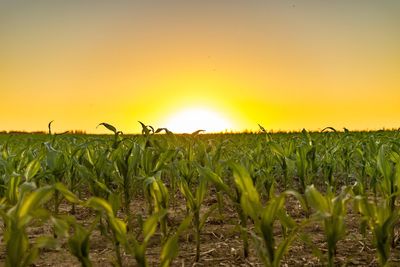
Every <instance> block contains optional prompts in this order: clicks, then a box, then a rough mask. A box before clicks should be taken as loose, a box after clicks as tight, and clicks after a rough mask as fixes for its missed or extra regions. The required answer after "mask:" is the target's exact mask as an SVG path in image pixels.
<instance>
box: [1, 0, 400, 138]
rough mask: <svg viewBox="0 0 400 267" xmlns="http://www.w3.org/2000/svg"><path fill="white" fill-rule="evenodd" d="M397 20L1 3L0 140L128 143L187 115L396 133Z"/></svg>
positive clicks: (347, 0) (180, 4) (236, 4)
mask: <svg viewBox="0 0 400 267" xmlns="http://www.w3.org/2000/svg"><path fill="white" fill-rule="evenodd" d="M132 2H133V3H132ZM150 2H151V3H150ZM398 14H400V2H399V1H395V0H392V1H385V0H382V1H367V0H365V1H352V0H342V1H261V0H260V1H250V0H249V1H239V0H230V1H228V0H225V1H222V0H219V1H207V0H205V1H168V0H163V1H161V0H160V1H118V2H115V1H40V2H39V1H31V2H18V1H2V2H1V3H0V41H1V42H0V59H1V60H0V99H1V104H0V114H1V115H0V129H4V130H46V127H47V123H48V122H49V121H50V120H55V122H54V127H55V130H58V131H63V130H70V129H82V130H86V131H88V132H93V133H100V132H102V131H103V130H102V129H96V125H97V124H98V123H100V122H108V123H111V124H113V125H115V126H116V127H117V128H118V129H121V130H122V131H124V132H137V131H139V130H140V125H139V124H138V123H137V121H138V120H141V121H144V122H146V123H148V124H152V125H154V126H156V127H169V125H164V124H166V123H167V122H168V121H171V116H173V114H178V113H180V114H182V113H185V111H187V110H190V109H191V108H193V107H196V108H197V107H201V108H204V109H205V110H212V111H213V112H215V114H219V115H221V116H222V117H223V118H225V119H226V120H229V122H230V125H231V126H232V128H233V130H243V129H257V127H258V126H257V123H260V124H262V125H264V127H265V128H267V129H274V130H279V129H281V130H297V129H301V128H308V129H322V128H324V127H325V126H333V127H337V128H342V127H347V128H349V129H378V128H382V127H386V128H398V127H400V105H399V103H400V49H399V47H400V31H399V25H400V16H398Z"/></svg>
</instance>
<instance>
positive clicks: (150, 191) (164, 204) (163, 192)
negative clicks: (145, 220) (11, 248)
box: [144, 172, 169, 243]
mask: <svg viewBox="0 0 400 267" xmlns="http://www.w3.org/2000/svg"><path fill="white" fill-rule="evenodd" d="M144 184H145V188H144V192H145V196H146V199H147V200H148V202H149V203H151V206H152V207H153V211H152V212H151V213H152V214H153V213H157V212H160V211H162V210H168V206H169V192H168V189H167V187H166V186H165V184H164V183H163V182H162V181H161V172H158V173H157V174H156V175H155V176H152V177H148V178H146V179H145V181H144ZM167 216H168V214H167V213H166V214H165V215H164V216H162V217H161V218H160V228H161V234H162V243H164V241H165V239H166V238H167V233H168V223H167V221H168V217H167Z"/></svg>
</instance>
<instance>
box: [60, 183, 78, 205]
mask: <svg viewBox="0 0 400 267" xmlns="http://www.w3.org/2000/svg"><path fill="white" fill-rule="evenodd" d="M54 188H55V189H56V190H58V191H59V192H60V193H61V194H62V195H63V196H64V197H65V199H66V200H68V201H69V202H71V203H80V202H81V201H80V200H79V198H78V197H77V196H76V195H75V194H74V193H72V192H71V191H69V190H68V189H67V188H66V187H65V185H64V184H62V183H56V184H55V185H54Z"/></svg>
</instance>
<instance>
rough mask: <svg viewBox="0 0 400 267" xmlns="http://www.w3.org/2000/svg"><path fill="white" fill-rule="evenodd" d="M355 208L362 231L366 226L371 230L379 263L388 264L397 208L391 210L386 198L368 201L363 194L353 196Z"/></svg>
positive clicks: (396, 219)
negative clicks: (359, 216)
mask: <svg viewBox="0 0 400 267" xmlns="http://www.w3.org/2000/svg"><path fill="white" fill-rule="evenodd" d="M355 208H356V210H357V211H358V212H359V213H360V214H361V215H362V220H361V226H362V231H363V232H365V231H366V228H367V227H368V228H369V229H370V230H371V231H372V234H373V244H374V246H375V247H376V252H377V255H378V259H379V265H380V266H388V264H389V262H388V261H389V257H390V247H391V243H392V240H393V226H394V224H395V223H396V222H397V221H398V220H399V218H400V216H399V212H398V210H397V209H396V210H394V211H393V210H392V209H391V207H390V201H388V200H380V201H369V200H368V198H367V197H363V196H356V197H355Z"/></svg>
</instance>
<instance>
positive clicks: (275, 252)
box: [231, 164, 305, 267]
mask: <svg viewBox="0 0 400 267" xmlns="http://www.w3.org/2000/svg"><path fill="white" fill-rule="evenodd" d="M231 167H232V169H233V175H234V179H235V183H236V185H237V187H238V189H239V190H240V191H241V197H240V204H241V207H242V209H243V211H244V213H245V214H246V216H249V217H250V218H251V219H252V220H253V222H254V226H255V231H256V233H255V234H253V240H254V242H255V243H256V248H257V251H258V253H259V255H260V258H261V260H262V262H263V263H264V265H265V266H273V267H277V266H280V263H281V261H282V259H283V256H284V255H285V253H286V252H287V251H288V249H289V246H290V244H291V243H292V242H293V240H294V239H295V237H296V236H297V233H298V231H299V229H300V228H301V227H302V225H303V224H305V222H303V223H302V224H301V225H300V226H299V225H297V224H296V222H295V221H294V220H293V219H292V218H291V217H290V216H289V215H288V214H287V213H286V211H285V208H284V204H285V198H286V196H287V195H294V196H295V197H298V198H299V200H300V201H301V202H302V204H303V206H305V205H304V200H303V199H302V197H301V196H300V195H299V194H298V193H296V192H293V191H285V192H284V193H282V194H281V195H280V196H274V195H271V197H270V199H269V200H268V202H267V204H266V205H265V206H263V205H262V204H261V201H260V198H259V195H258V193H257V191H256V189H255V187H254V185H253V182H252V179H251V177H250V175H249V173H248V172H247V171H246V170H245V169H244V168H243V167H242V166H240V165H238V164H231ZM276 221H279V223H280V225H281V227H282V229H283V232H284V236H283V239H282V241H281V242H280V243H279V244H276V240H275V237H274V224H275V222H276ZM260 240H262V242H260Z"/></svg>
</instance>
